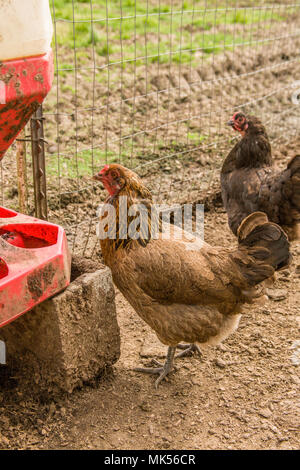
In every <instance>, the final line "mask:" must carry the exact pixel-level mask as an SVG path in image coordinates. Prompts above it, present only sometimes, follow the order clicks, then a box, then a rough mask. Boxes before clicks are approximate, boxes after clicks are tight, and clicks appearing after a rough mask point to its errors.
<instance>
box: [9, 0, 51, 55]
mask: <svg viewBox="0 0 300 470" xmlns="http://www.w3.org/2000/svg"><path fill="white" fill-rule="evenodd" d="M52 34H53V26H52V20H51V13H50V7H49V0H0V61H4V60H10V59H19V58H23V57H30V56H36V55H40V54H45V53H46V52H47V51H49V49H50V45H51V40H52Z"/></svg>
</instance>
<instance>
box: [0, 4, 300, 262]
mask: <svg viewBox="0 0 300 470" xmlns="http://www.w3.org/2000/svg"><path fill="white" fill-rule="evenodd" d="M50 5H51V9H52V18H53V24H54V40H53V50H54V57H55V79H54V85H53V88H52V90H51V92H50V94H49V96H48V97H47V100H46V102H45V105H44V117H45V120H44V132H45V138H46V140H47V142H48V145H47V146H46V172H47V190H48V208H49V220H50V221H53V222H56V223H59V224H61V225H63V226H64V227H65V229H66V231H67V235H68V237H69V240H70V242H71V246H72V247H73V250H74V251H75V252H80V253H81V254H84V255H86V256H90V255H91V254H92V253H93V252H94V251H95V250H98V242H97V240H96V237H95V218H96V208H97V206H98V204H99V202H100V201H101V200H103V199H104V197H105V195H104V192H103V191H102V189H101V188H100V187H99V186H98V185H97V183H96V182H95V181H93V180H92V179H91V176H92V175H93V174H94V173H95V172H96V171H99V169H100V168H101V167H102V166H103V165H104V164H106V163H111V162H120V163H122V164H123V165H125V166H128V167H130V168H133V169H136V171H137V172H138V173H139V174H140V175H141V176H143V178H144V179H145V181H146V183H147V184H148V186H149V187H150V188H151V189H152V191H153V194H154V198H155V199H156V200H157V201H159V202H179V203H184V202H196V201H197V202H199V201H201V202H203V200H204V199H205V198H206V197H207V196H208V195H213V194H214V192H218V191H219V171H220V167H221V165H222V161H223V158H224V157H225V156H226V153H227V152H228V150H229V149H230V148H231V147H232V145H233V140H234V136H233V135H232V133H231V132H230V130H229V129H227V128H226V125H225V122H226V121H227V120H228V119H229V118H230V117H231V115H232V114H233V112H234V111H235V110H237V109H241V110H243V111H245V112H251V113H253V114H256V115H257V116H258V117H260V118H261V119H262V121H263V122H264V123H265V125H266V127H267V129H268V131H269V135H270V137H271V141H272V143H273V146H274V145H279V144H280V143H284V142H286V141H289V140H290V139H295V138H297V136H298V135H299V110H300V106H299V105H297V102H295V101H294V102H293V101H292V100H291V95H292V93H293V92H295V90H296V89H297V86H298V88H300V85H299V82H298V84H297V76H298V77H300V73H299V72H300V64H299V50H300V49H299V46H300V37H299V36H300V3H296V2H295V3H291V2H284V1H281V2H273V3H272V4H270V3H266V2H263V1H260V2H259V1H237V0H236V1H234V0H233V1H229V0H224V1H197V0H165V1H162V0H94V1H92V0H86V1H83V0H82V1H81V2H79V1H78V2H77V1H75V0H69V1H62V0H50ZM27 167H28V196H27V197H28V211H29V212H30V211H31V212H32V211H33V210H34V195H33V190H32V187H33V185H32V181H31V178H32V176H31V173H32V169H31V159H30V158H29V157H28V158H27ZM14 171H15V158H14V149H12V151H10V154H9V156H8V157H6V158H5V159H4V160H3V163H2V166H1V198H2V204H4V205H5V203H7V204H6V205H8V206H11V205H13V204H16V188H15V185H14Z"/></svg>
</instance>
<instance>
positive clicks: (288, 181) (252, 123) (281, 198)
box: [221, 112, 300, 241]
mask: <svg viewBox="0 0 300 470" xmlns="http://www.w3.org/2000/svg"><path fill="white" fill-rule="evenodd" d="M228 124H229V125H230V126H232V127H233V129H235V130H236V131H238V132H240V134H241V135H242V138H241V139H240V140H239V141H238V142H237V144H236V145H235V146H234V147H233V149H232V150H231V152H230V153H229V154H228V155H227V157H226V159H225V161H224V164H223V167H222V170H221V187H222V199H223V203H224V206H225V209H226V211H227V215H228V223H229V226H230V228H231V230H232V232H233V233H234V234H235V235H236V234H237V229H238V226H239V224H240V223H241V222H242V220H243V219H244V218H245V217H246V216H247V215H249V214H251V213H252V212H255V211H262V212H265V213H266V214H267V216H268V219H269V220H270V221H272V222H275V223H277V224H279V225H280V226H281V227H282V228H283V229H284V230H285V231H286V232H287V234H288V236H289V239H290V241H292V240H295V239H297V238H298V237H299V223H300V155H296V156H295V157H294V158H293V159H292V160H291V161H290V162H289V163H288V165H287V167H286V168H285V169H284V170H283V171H280V170H278V169H276V168H275V167H274V166H273V164H272V154H271V145H270V142H269V138H268V135H267V132H266V130H265V128H264V126H263V125H262V123H261V122H260V121H259V119H257V118H256V117H254V116H245V114H243V113H240V112H238V113H235V114H234V116H233V117H232V119H231V120H230V121H229V122H228Z"/></svg>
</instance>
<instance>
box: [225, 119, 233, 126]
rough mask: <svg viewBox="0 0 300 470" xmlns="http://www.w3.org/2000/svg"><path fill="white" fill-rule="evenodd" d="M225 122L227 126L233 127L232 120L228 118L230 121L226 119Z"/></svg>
mask: <svg viewBox="0 0 300 470" xmlns="http://www.w3.org/2000/svg"><path fill="white" fill-rule="evenodd" d="M226 124H227V126H231V127H233V126H234V120H233V119H230V121H228V122H227V123H226Z"/></svg>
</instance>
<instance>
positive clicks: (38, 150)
mask: <svg viewBox="0 0 300 470" xmlns="http://www.w3.org/2000/svg"><path fill="white" fill-rule="evenodd" d="M43 120H44V118H43V108H42V105H41V106H39V108H38V109H37V111H36V112H35V113H34V115H33V117H32V118H31V121H30V127H31V148H32V165H33V183H34V199H35V216H36V217H37V218H39V219H43V220H47V219H48V204H47V184H46V165H45V145H44V144H45V140H44V125H43Z"/></svg>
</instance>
